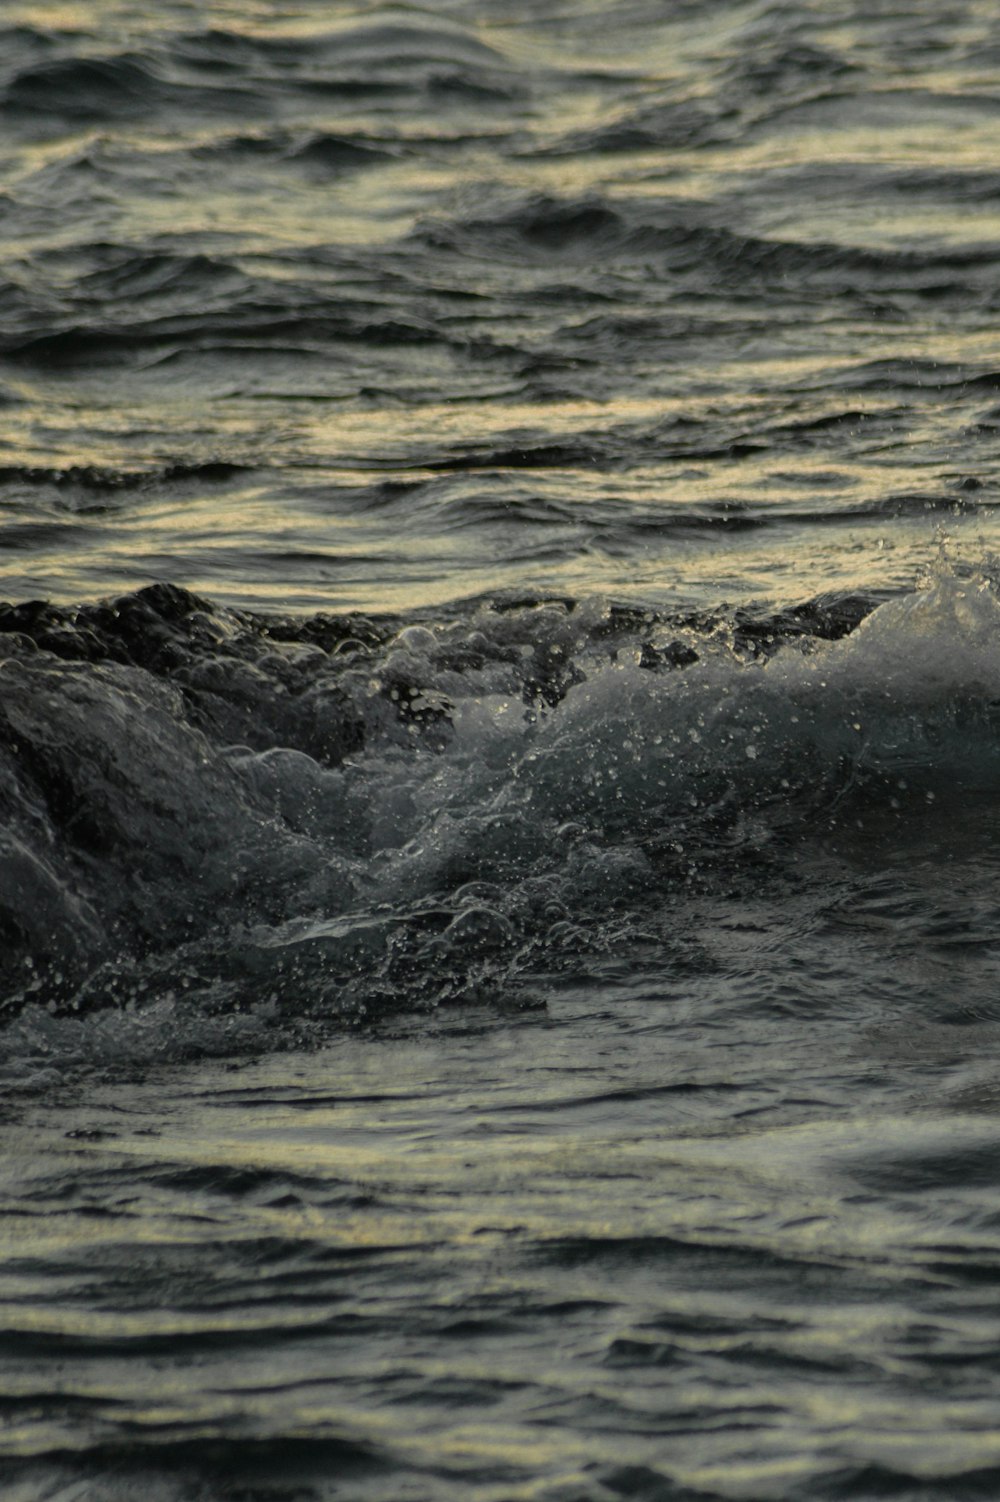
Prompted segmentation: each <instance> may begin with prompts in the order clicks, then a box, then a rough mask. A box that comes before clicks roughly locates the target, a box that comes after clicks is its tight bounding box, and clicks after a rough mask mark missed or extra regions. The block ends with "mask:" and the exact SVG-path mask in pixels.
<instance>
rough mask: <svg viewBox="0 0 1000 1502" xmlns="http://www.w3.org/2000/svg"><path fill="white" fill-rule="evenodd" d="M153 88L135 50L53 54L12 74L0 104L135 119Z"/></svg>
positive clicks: (153, 77) (68, 115)
mask: <svg viewBox="0 0 1000 1502" xmlns="http://www.w3.org/2000/svg"><path fill="white" fill-rule="evenodd" d="M159 91H160V80H159V78H158V76H157V74H156V72H155V70H154V69H153V68H152V67H151V65H150V63H149V61H148V60H147V59H146V58H143V57H141V56H139V55H137V54H133V53H121V54H120V55H118V56H116V57H70V58H58V59H53V60H52V61H49V62H40V63H36V64H34V65H32V66H29V67H26V68H23V69H22V70H21V71H20V72H19V73H17V74H16V75H15V76H14V77H13V78H12V79H11V80H10V82H9V83H8V84H7V86H6V88H5V89H4V91H3V95H2V107H3V108H4V109H6V110H9V111H12V112H16V113H18V114H31V115H39V116H45V117H47V118H50V119H51V118H52V117H56V118H60V119H63V120H82V121H93V120H102V119H123V118H124V119H137V118H141V117H142V116H144V115H145V114H146V113H147V112H148V110H149V107H150V102H151V101H155V100H156V98H157V97H158V94H159Z"/></svg>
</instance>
